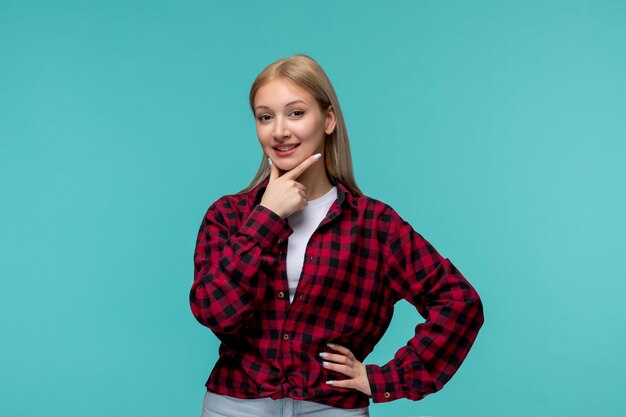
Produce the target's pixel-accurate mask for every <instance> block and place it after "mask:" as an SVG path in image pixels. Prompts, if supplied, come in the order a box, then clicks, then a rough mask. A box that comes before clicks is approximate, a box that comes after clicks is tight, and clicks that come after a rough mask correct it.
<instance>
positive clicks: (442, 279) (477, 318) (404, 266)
mask: <svg viewBox="0 0 626 417" xmlns="http://www.w3.org/2000/svg"><path fill="white" fill-rule="evenodd" d="M267 182H268V179H265V181H264V182H263V183H262V184H260V185H259V186H258V187H256V188H255V189H254V190H252V191H251V192H248V193H244V194H239V195H229V196H225V197H222V198H220V199H219V200H218V201H216V202H215V203H214V204H212V205H211V207H209V209H208V211H207V213H206V215H205V217H204V219H203V221H202V224H201V226H200V230H199V233H198V239H197V244H196V250H195V254H194V264H195V274H194V275H195V279H194V283H193V286H192V288H191V294H190V302H191V310H192V312H193V314H194V316H195V317H196V319H197V320H198V321H199V322H200V323H202V324H203V325H205V326H207V327H209V328H210V329H211V330H212V331H213V333H215V335H216V336H217V337H218V338H219V339H220V341H221V345H220V350H219V359H218V361H217V363H216V365H215V368H214V369H213V372H212V373H211V375H210V376H209V379H208V381H207V383H206V387H207V389H209V390H210V391H213V392H216V393H219V394H224V395H229V396H232V397H238V398H259V397H271V398H274V399H278V398H283V397H290V398H293V399H298V400H307V401H315V402H319V403H323V404H328V405H332V406H335V407H340V408H361V407H366V406H367V405H368V402H369V399H368V397H367V395H365V394H363V393H361V392H359V391H355V390H349V389H345V388H337V387H332V386H330V385H327V384H326V381H327V380H331V379H344V378H346V377H345V376H343V375H341V374H338V373H336V372H333V371H330V370H327V369H325V368H324V367H323V366H322V358H320V356H319V353H320V352H323V351H328V348H327V347H326V344H327V343H336V344H339V345H342V346H345V347H347V348H349V349H350V350H351V351H352V352H353V353H354V355H355V357H356V358H357V359H358V360H359V361H363V360H364V359H365V357H366V356H367V355H368V354H369V353H370V352H371V351H372V349H373V348H374V346H375V345H376V343H377V342H378V341H379V340H380V338H381V337H382V336H383V333H384V332H385V330H386V329H387V326H388V325H389V323H390V321H391V317H392V314H393V309H394V304H395V303H396V302H397V301H398V300H400V299H405V300H407V301H409V302H410V303H411V304H413V305H414V306H415V307H416V308H417V310H418V311H419V313H420V314H421V315H422V316H423V317H424V318H425V319H426V321H425V322H424V323H420V324H418V325H417V327H416V328H415V334H414V336H413V337H412V338H411V339H410V340H409V341H408V343H407V345H406V346H404V347H402V348H401V349H400V350H398V352H397V353H396V354H395V357H394V358H393V359H392V360H391V361H390V362H388V363H387V364H385V365H383V366H378V365H366V369H367V376H368V379H369V383H370V386H371V390H372V400H373V401H374V402H384V401H391V400H394V399H398V398H403V397H405V398H409V399H412V400H419V399H421V398H423V397H424V396H426V395H427V394H429V393H432V392H435V391H437V390H439V389H441V387H442V386H443V385H444V384H445V383H446V382H447V381H448V380H449V379H450V378H451V377H452V375H453V374H454V373H455V372H456V370H457V369H458V368H459V366H460V365H461V362H463V360H464V358H465V357H466V355H467V353H468V351H469V349H470V347H471V346H472V343H473V342H474V339H475V338H476V335H477V333H478V330H479V329H480V327H481V325H482V323H483V313H482V304H481V301H480V298H479V297H478V294H477V293H476V291H475V290H474V288H472V286H471V285H470V284H469V283H468V282H467V280H466V279H465V278H464V277H463V275H461V273H460V272H459V271H458V270H457V269H456V268H455V266H454V265H453V264H452V263H451V262H450V261H449V260H448V259H446V258H443V257H442V256H441V255H440V254H439V253H438V252H437V251H436V250H435V249H434V248H433V247H432V246H431V245H430V244H429V243H428V242H427V241H426V240H424V238H423V237H422V236H420V235H419V234H418V233H417V232H415V231H414V230H413V229H412V227H411V226H410V225H409V224H408V223H407V222H405V221H404V220H403V219H402V218H401V217H400V216H399V215H398V214H397V213H396V212H395V211H394V210H393V209H392V208H391V207H390V206H388V205H386V204H384V203H382V202H380V201H377V200H374V199H372V198H369V197H365V196H363V197H357V196H355V195H352V194H351V193H350V192H349V191H348V190H347V188H346V187H345V186H344V185H343V184H342V183H341V182H337V183H336V185H337V191H338V198H337V200H336V201H335V202H334V203H333V204H332V206H331V207H330V209H329V211H328V213H327V215H326V217H325V218H324V220H322V222H321V223H320V225H319V227H318V228H317V230H316V231H315V232H314V233H313V235H312V236H311V239H310V241H309V243H308V245H307V248H306V252H305V262H304V266H303V269H302V275H301V277H300V281H299V283H298V287H297V290H296V294H295V298H294V301H293V302H292V303H290V302H289V287H288V284H287V274H286V269H285V263H286V250H287V239H288V237H289V235H290V234H291V232H292V230H291V228H290V227H289V225H288V223H287V221H286V220H284V219H283V218H281V217H280V216H278V215H277V214H276V213H274V212H272V211H271V210H269V209H267V208H265V207H263V206H260V205H258V204H259V202H260V200H261V197H262V195H263V191H264V190H265V187H266V186H267Z"/></svg>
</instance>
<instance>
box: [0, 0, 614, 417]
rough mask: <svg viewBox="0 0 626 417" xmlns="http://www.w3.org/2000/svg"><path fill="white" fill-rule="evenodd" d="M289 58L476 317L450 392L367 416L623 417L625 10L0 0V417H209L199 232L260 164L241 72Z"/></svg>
mask: <svg viewBox="0 0 626 417" xmlns="http://www.w3.org/2000/svg"><path fill="white" fill-rule="evenodd" d="M297 52H302V53H307V54H309V55H311V56H313V57H314V58H315V59H317V60H318V61H319V62H320V63H321V64H322V66H323V67H324V68H325V69H326V70H327V72H328V74H329V76H330V78H331V80H332V81H333V83H334V85H335V88H336V90H337V93H338V96H339V98H340V102H341V104H342V107H343V110H344V113H345V117H346V121H347V124H348V129H349V133H350V137H351V144H352V149H353V157H354V165H355V174H356V177H357V181H358V183H359V185H360V186H361V188H362V189H363V190H364V192H365V193H366V194H368V195H370V196H372V197H374V198H378V199H381V200H383V201H385V202H387V203H388V204H390V205H391V206H392V207H394V208H395V209H396V210H397V211H398V212H399V213H400V214H401V215H402V216H403V217H404V218H406V219H407V220H408V221H409V222H410V223H411V224H412V225H413V226H414V228H415V229H416V230H418V231H419V232H420V233H421V234H422V235H424V236H425V237H426V238H427V239H428V240H430V241H431V242H432V243H433V244H434V245H435V247H436V248H437V249H438V250H439V251H440V252H441V253H442V254H443V255H444V256H446V257H449V258H450V259H451V260H452V261H453V262H454V263H455V265H456V266H457V267H458V268H459V269H460V270H461V271H462V272H463V274H464V275H465V276H467V277H468V278H469V279H470V281H471V282H472V283H473V284H474V286H475V287H476V288H477V290H478V291H479V293H480V295H481V297H482V298H483V302H484V305H485V314H486V323H485V325H484V327H483V329H482V331H481V333H480V335H479V337H478V340H477V342H476V344H475V345H474V348H473V350H472V351H471V352H470V354H469V356H468V358H467V360H466V362H465V363H464V364H463V366H462V367H461V369H460V370H459V372H458V373H457V374H456V375H455V377H454V378H453V379H452V380H451V381H450V382H449V383H448V384H447V385H446V386H445V387H444V389H443V390H442V391H441V392H439V393H437V394H435V395H432V396H429V397H428V398H426V399H425V400H423V401H419V402H410V401H407V400H400V401H396V402H392V403H387V404H383V405H374V406H373V407H372V415H373V416H407V417H409V416H426V415H428V416H435V417H444V416H450V417H452V416H482V417H487V416H502V415H506V416H511V417H513V416H530V415H533V416H534V415H538V416H552V415H562V416H565V415H566V416H618V415H625V413H626V406H624V403H623V400H622V399H620V398H618V397H620V396H621V395H620V394H619V393H620V392H621V393H622V394H623V392H624V380H623V375H624V374H625V373H626V359H624V348H625V347H626V314H624V310H623V299H624V291H626V283H625V279H624V278H626V276H625V274H624V271H623V268H622V262H623V260H624V255H625V252H626V251H625V248H626V244H625V243H626V242H625V238H624V236H625V234H626V221H625V220H624V218H625V216H624V214H625V212H626V210H625V209H626V192H625V186H624V183H625V180H626V168H625V165H624V159H625V158H624V157H625V156H626V145H625V139H626V122H625V120H626V117H625V114H626V105H625V97H626V77H625V75H624V74H625V68H626V3H625V2H623V1H524V2H521V1H520V2H508V1H473V2H465V1H441V2H435V1H393V2H382V1H381V2H363V1H341V2H336V1H316V2H301V1H298V2H273V1H269V2H256V1H232V2H213V1H199V0H190V1H178V2H177V1H128V0H125V1H121V0H112V1H106V2H105V1H98V2H96V1H54V2H50V1H28V0H22V1H17V0H15V1H10V0H0V276H1V280H0V286H1V287H0V309H1V311H0V328H1V331H2V337H1V342H0V415H2V416H11V417H18V416H86V415H88V416H93V417H97V416H112V415H115V416H155V417H156V416H198V415H199V413H200V407H201V401H202V395H203V391H204V386H203V383H204V381H205V379H206V377H207V375H208V373H209V372H210V370H211V368H212V366H213V363H214V362H215V359H216V349H217V344H216V339H215V338H214V336H213V335H212V334H211V333H210V331H209V330H208V329H205V328H203V327H202V326H200V325H199V324H198V323H197V322H196V321H195V319H194V318H193V316H192V315H191V312H190V310H189V306H188V291H189V288H190V286H191V282H192V271H193V266H192V255H193V249H194V243H195V238H196V232H197V229H198V226H199V224H200V221H201V218H202V216H203V214H204V212H205V210H206V209H207V207H208V206H209V205H210V204H211V203H212V202H213V201H214V200H216V199H217V198H219V197H220V196H222V195H224V194H227V193H232V192H235V191H238V190H239V189H241V188H243V187H244V186H245V185H247V184H248V182H249V181H250V179H251V178H252V176H253V174H254V173H255V172H256V169H257V167H258V163H259V160H260V148H259V145H258V142H257V139H256V135H255V131H254V122H253V118H252V116H251V113H250V111H249V109H248V104H247V93H248V89H249V87H250V84H251V82H252V81H253V79H254V77H255V76H256V74H257V73H258V72H259V71H260V70H261V69H262V68H263V67H265V65H267V64H268V63H270V62H272V61H274V60H275V59H278V58H281V57H284V56H288V55H290V54H293V53H297ZM418 321H420V317H419V316H418V315H417V313H415V312H414V311H413V310H412V309H411V308H410V307H409V306H407V305H404V304H401V305H399V307H398V311H397V314H396V317H395V318H394V321H393V323H392V326H391V328H390V330H389V331H388V333H387V334H386V336H385V338H384V340H383V341H382V342H381V343H380V344H379V345H378V346H377V348H376V350H375V352H374V353H373V354H372V355H371V356H370V357H369V358H368V362H371V363H379V364H382V363H384V362H386V361H387V360H389V359H391V357H392V355H393V353H394V352H395V351H396V349H397V348H399V347H400V346H402V345H403V344H404V343H405V342H406V340H407V339H408V338H409V337H410V336H411V335H412V332H413V327H414V325H415V324H416V323H417V322H418Z"/></svg>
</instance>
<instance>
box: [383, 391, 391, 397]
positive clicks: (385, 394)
mask: <svg viewBox="0 0 626 417" xmlns="http://www.w3.org/2000/svg"><path fill="white" fill-rule="evenodd" d="M383 395H384V396H385V398H389V397H391V394H389V392H385V393H384V394H383Z"/></svg>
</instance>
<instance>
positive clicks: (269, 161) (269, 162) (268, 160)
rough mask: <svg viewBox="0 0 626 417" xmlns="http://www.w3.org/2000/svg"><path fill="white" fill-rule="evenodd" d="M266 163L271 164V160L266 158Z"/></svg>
mask: <svg viewBox="0 0 626 417" xmlns="http://www.w3.org/2000/svg"><path fill="white" fill-rule="evenodd" d="M267 163H268V164H270V166H272V160H271V159H270V158H267Z"/></svg>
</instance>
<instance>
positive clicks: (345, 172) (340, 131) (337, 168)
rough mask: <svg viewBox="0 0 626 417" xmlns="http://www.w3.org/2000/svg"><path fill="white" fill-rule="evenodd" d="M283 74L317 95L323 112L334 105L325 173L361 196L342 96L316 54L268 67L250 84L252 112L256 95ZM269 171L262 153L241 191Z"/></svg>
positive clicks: (287, 59) (259, 180) (325, 154)
mask: <svg viewBox="0 0 626 417" xmlns="http://www.w3.org/2000/svg"><path fill="white" fill-rule="evenodd" d="M281 78H282V79H286V80H289V81H291V82H292V83H294V84H295V85H297V86H299V87H301V88H303V89H305V90H306V91H307V92H308V93H309V94H311V95H312V96H313V97H314V98H315V100H316V101H317V104H318V105H319V106H320V110H321V111H322V112H323V111H324V110H326V109H328V108H329V107H330V106H332V108H333V110H334V112H335V117H336V119H337V123H336V126H335V129H334V130H333V132H332V133H331V134H330V135H326V140H325V143H324V155H323V160H324V165H325V168H326V174H327V175H328V176H329V177H330V178H331V179H332V180H335V181H336V180H339V181H341V182H342V183H343V184H344V185H345V186H346V187H347V188H348V189H349V190H350V191H351V192H352V193H353V194H356V195H358V196H362V195H363V193H362V192H361V190H360V189H359V187H358V186H357V185H356V181H355V179H354V172H353V170H352V156H351V154H350V144H349V142H348V130H347V129H346V123H345V121H344V119H343V114H342V113H341V108H340V107H339V100H338V99H337V95H336V94H335V90H334V88H333V86H332V84H331V83H330V80H329V79H328V76H327V75H326V73H325V72H324V70H323V69H322V67H321V66H320V65H319V64H318V63H317V62H316V61H315V60H314V59H313V58H311V57H309V56H307V55H303V54H296V55H292V56H290V57H288V58H283V59H279V60H278V61H276V62H273V63H272V64H270V65H268V66H267V67H265V69H264V70H263V71H261V73H260V74H259V75H258V76H257V77H256V79H255V80H254V82H253V83H252V87H251V88H250V96H249V99H250V108H251V109H252V113H254V98H255V97H256V94H257V92H258V91H259V88H261V87H262V86H264V85H265V84H267V83H268V82H270V81H272V80H275V79H281ZM269 172H270V166H269V163H268V162H267V157H266V156H265V155H263V157H262V159H261V165H260V166H259V169H258V171H257V173H256V174H255V176H254V178H253V179H252V182H251V183H250V184H249V185H248V186H247V187H246V188H245V189H243V190H241V191H240V192H239V193H240V194H241V193H245V192H248V191H251V190H252V189H254V188H255V187H256V186H258V185H259V184H260V183H262V182H263V180H265V177H267V175H268V174H269Z"/></svg>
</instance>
